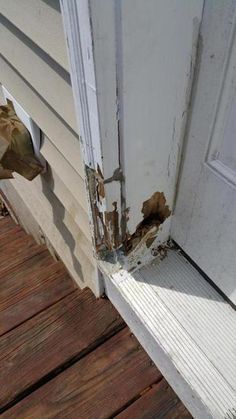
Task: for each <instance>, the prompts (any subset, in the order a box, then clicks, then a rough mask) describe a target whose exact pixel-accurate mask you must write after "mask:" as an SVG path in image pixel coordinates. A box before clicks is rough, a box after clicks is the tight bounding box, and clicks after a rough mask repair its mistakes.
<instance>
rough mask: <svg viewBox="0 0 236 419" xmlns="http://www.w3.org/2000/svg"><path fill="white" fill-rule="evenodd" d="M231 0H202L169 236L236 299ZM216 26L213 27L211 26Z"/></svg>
mask: <svg viewBox="0 0 236 419" xmlns="http://www.w3.org/2000/svg"><path fill="white" fill-rule="evenodd" d="M235 6H236V2H235V1H226V2H222V3H221V4H220V2H213V1H208V0H207V1H206V3H205V8H204V13H203V23H202V29H201V39H200V41H201V42H200V47H201V48H200V49H201V50H200V54H201V56H199V68H198V70H199V71H198V75H197V77H196V80H195V86H194V89H193V100H192V109H191V116H190V117H189V127H188V132H187V135H186V143H185V152H184V156H183V162H182V171H181V175H180V180H179V190H178V196H177V202H176V208H175V213H174V217H173V220H172V226H171V235H172V237H173V238H174V240H175V241H176V242H177V243H178V244H179V245H180V246H181V247H182V248H183V249H184V251H185V252H186V253H187V254H189V256H190V257H191V258H192V259H193V260H194V261H195V262H196V263H197V264H198V265H199V267H200V268H201V269H202V270H203V271H205V272H206V274H207V275H208V276H209V277H210V278H211V279H212V280H213V281H214V282H215V284H216V285H217V286H218V287H219V288H220V289H221V290H222V291H223V292H224V293H225V294H226V295H227V296H228V297H229V298H230V299H231V300H232V301H233V302H234V303H236V36H235V32H236V25H235ZM216 28H217V30H216Z"/></svg>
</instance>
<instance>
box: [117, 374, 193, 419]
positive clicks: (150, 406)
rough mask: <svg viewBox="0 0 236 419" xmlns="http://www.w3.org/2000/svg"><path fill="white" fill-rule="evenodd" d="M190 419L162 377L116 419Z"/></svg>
mask: <svg viewBox="0 0 236 419" xmlns="http://www.w3.org/2000/svg"><path fill="white" fill-rule="evenodd" d="M131 418H135V419H157V418H165V419H190V418H192V416H191V415H190V413H189V412H188V411H187V409H186V408H185V407H184V405H183V404H182V403H181V401H180V400H179V398H178V397H177V396H176V394H175V393H174V391H173V390H172V389H171V387H170V386H169V385H168V383H167V382H166V380H164V378H163V379H162V380H161V381H160V382H159V383H157V384H155V385H154V386H153V387H152V388H151V389H150V390H148V391H146V392H145V394H143V395H142V396H141V397H140V398H138V399H137V400H136V401H135V402H134V403H132V404H131V405H130V406H129V407H127V408H126V409H125V410H123V411H122V412H121V413H120V414H119V415H117V416H116V419H131Z"/></svg>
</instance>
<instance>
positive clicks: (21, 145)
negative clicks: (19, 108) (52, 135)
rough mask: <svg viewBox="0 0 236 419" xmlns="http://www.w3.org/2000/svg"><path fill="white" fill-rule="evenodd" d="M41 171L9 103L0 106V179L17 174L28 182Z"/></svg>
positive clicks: (29, 142) (25, 131) (22, 127)
mask: <svg viewBox="0 0 236 419" xmlns="http://www.w3.org/2000/svg"><path fill="white" fill-rule="evenodd" d="M42 170H43V167H42V165H41V164H40V162H39V160H38V159H37V157H35V155H34V149H33V145H32V141H31V136H30V133H29V131H28V130H27V128H26V127H25V126H24V124H23V123H22V122H21V121H20V119H19V118H18V116H17V115H16V113H15V110H14V107H13V104H12V102H11V101H7V105H3V106H0V179H10V178H13V175H12V173H13V172H17V173H19V174H20V175H22V176H24V177H25V178H26V179H28V180H32V179H34V178H35V177H36V176H37V175H38V174H39V173H41V172H42Z"/></svg>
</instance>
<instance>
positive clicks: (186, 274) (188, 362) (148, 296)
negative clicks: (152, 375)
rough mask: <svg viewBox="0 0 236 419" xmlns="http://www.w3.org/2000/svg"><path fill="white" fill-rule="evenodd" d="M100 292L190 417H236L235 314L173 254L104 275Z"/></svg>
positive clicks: (106, 267) (170, 251) (182, 259)
mask: <svg viewBox="0 0 236 419" xmlns="http://www.w3.org/2000/svg"><path fill="white" fill-rule="evenodd" d="M101 269H102V271H103V274H104V280H105V287H106V292H107V295H108V297H109V298H110V300H111V301H112V303H113V304H114V305H115V306H116V308H117V309H118V311H119V312H120V314H121V315H122V316H123V318H124V320H125V321H126V322H127V324H128V325H129V326H130V328H131V329H132V331H133V333H134V334H135V335H136V337H137V338H138V340H139V341H140V343H141V344H142V345H143V347H144V348H145V350H146V351H147V352H148V354H149V356H150V357H151V358H152V359H153V361H154V362H155V364H156V365H157V367H158V368H159V369H160V371H161V372H162V374H163V375H164V376H165V378H166V379H167V381H168V382H169V384H170V385H171V386H172V387H173V389H174V390H175V392H176V393H177V394H178V396H179V397H180V398H181V399H182V401H183V402H184V404H185V405H186V407H187V408H188V409H189V411H190V412H191V413H192V414H193V416H194V417H196V418H201V419H202V418H214V419H215V418H236V312H235V310H234V309H233V308H232V307H231V306H230V305H229V304H228V303H227V302H226V301H225V300H224V298H223V297H222V296H221V295H220V294H219V293H218V292H217V291H216V290H215V289H214V288H213V287H212V286H211V285H210V284H209V283H208V282H207V281H206V280H205V279H204V278H203V277H202V276H201V274H200V273H199V272H198V271H197V270H196V269H195V268H194V267H193V266H192V265H191V264H190V263H189V262H188V261H187V259H186V258H185V257H184V256H183V255H182V254H181V253H180V252H179V251H178V250H169V251H168V253H167V256H166V257H165V258H164V259H163V260H160V259H155V260H154V261H152V262H151V263H149V264H147V265H146V266H144V267H142V268H140V269H139V270H137V271H135V272H134V273H129V272H127V271H125V270H123V269H120V270H118V271H117V272H113V273H109V269H108V265H106V264H105V263H104V265H102V266H101Z"/></svg>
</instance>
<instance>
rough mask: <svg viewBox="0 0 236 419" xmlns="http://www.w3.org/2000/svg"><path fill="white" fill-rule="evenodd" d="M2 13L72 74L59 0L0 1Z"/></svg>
mask: <svg viewBox="0 0 236 419" xmlns="http://www.w3.org/2000/svg"><path fill="white" fill-rule="evenodd" d="M0 10H1V14H2V15H3V16H5V17H6V18H7V19H8V20H9V21H11V22H12V23H13V25H15V26H16V27H17V28H18V29H19V30H20V31H22V32H23V33H24V34H25V35H26V36H27V37H28V38H30V39H31V40H32V41H33V42H34V43H35V44H36V45H37V46H39V47H40V48H41V49H42V50H44V51H45V52H46V53H47V54H48V55H49V56H50V57H51V58H53V59H54V60H55V61H56V62H57V63H58V64H60V65H61V66H62V67H63V68H64V69H65V70H67V71H69V63H68V59H67V51H66V42H65V37H64V33H63V27H62V17H61V13H60V4H59V0H20V1H19V0H0ZM29 17H30V18H29Z"/></svg>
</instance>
